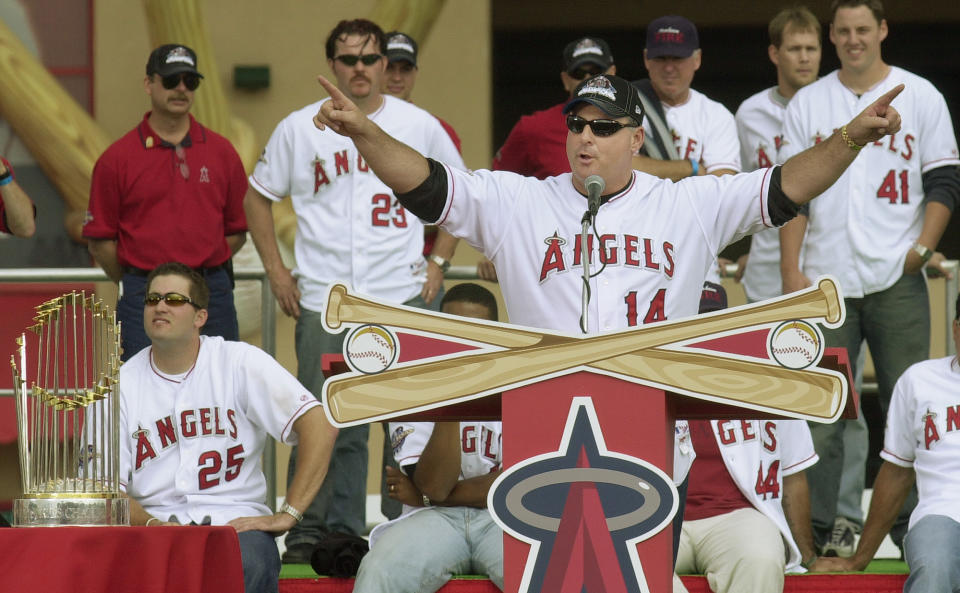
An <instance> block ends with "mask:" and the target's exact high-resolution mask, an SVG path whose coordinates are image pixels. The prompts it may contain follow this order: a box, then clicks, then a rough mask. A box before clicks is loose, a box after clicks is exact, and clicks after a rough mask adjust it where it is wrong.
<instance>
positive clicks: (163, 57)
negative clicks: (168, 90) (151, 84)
mask: <svg viewBox="0 0 960 593" xmlns="http://www.w3.org/2000/svg"><path fill="white" fill-rule="evenodd" d="M183 72H190V73H192V74H196V75H197V76H199V77H200V78H203V74H200V73H199V72H197V54H196V52H194V51H193V50H192V49H190V48H189V47H187V46H186V45H180V44H177V43H169V44H167V45H161V46H160V47H158V48H157V49H155V50H153V51H152V52H151V53H150V59H148V60H147V76H150V75H153V74H159V75H160V76H170V75H171V74H181V73H183Z"/></svg>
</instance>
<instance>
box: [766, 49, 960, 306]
mask: <svg viewBox="0 0 960 593" xmlns="http://www.w3.org/2000/svg"><path fill="white" fill-rule="evenodd" d="M900 83H905V84H906V88H905V89H904V90H903V92H902V93H900V95H898V96H897V97H896V98H895V99H894V100H893V103H892V104H893V107H894V108H896V110H897V111H898V112H899V113H900V116H901V118H902V121H903V123H902V127H901V130H900V131H899V132H897V133H896V134H893V135H891V136H888V137H885V138H883V139H881V140H880V141H879V142H875V143H873V144H871V145H869V146H866V147H864V148H863V150H862V151H861V154H860V155H859V156H858V157H857V159H856V160H855V161H853V164H851V165H850V167H849V168H847V170H846V171H845V172H844V173H843V175H842V176H841V177H840V179H838V180H837V182H836V183H834V184H833V185H832V186H831V187H830V188H829V189H828V190H827V191H825V192H823V193H822V194H821V195H820V196H819V197H817V198H816V199H815V200H813V201H812V202H810V220H809V223H808V225H807V235H806V237H805V239H804V244H805V249H806V251H805V255H804V264H803V272H804V273H805V274H806V275H807V277H809V278H816V277H817V276H820V275H822V274H832V275H833V276H835V277H836V278H837V279H838V280H839V282H840V286H841V288H842V289H843V295H844V296H845V297H854V298H856V297H862V296H864V295H867V294H872V293H875V292H879V291H882V290H885V289H887V288H889V287H890V286H892V285H893V284H894V283H895V282H896V281H897V280H898V279H899V278H900V276H901V275H902V274H903V262H904V259H905V258H906V255H907V252H908V251H909V249H910V248H911V246H912V245H913V243H914V242H915V241H916V240H917V238H918V237H919V236H920V230H921V227H922V224H923V211H924V208H923V204H922V202H923V197H924V194H923V179H922V174H923V173H925V172H927V171H929V170H931V169H935V168H937V167H943V166H946V165H958V164H960V158H958V154H957V141H956V138H955V136H954V133H953V123H952V122H951V120H950V113H949V112H948V111H947V105H946V102H945V101H944V100H943V96H942V95H941V94H940V93H939V92H938V91H937V89H936V88H934V86H933V85H932V84H930V82H928V81H927V80H925V79H923V78H920V77H919V76H916V75H915V74H911V73H909V72H907V71H905V70H903V69H901V68H896V67H891V68H890V73H889V74H888V75H887V77H886V78H884V79H883V80H882V81H880V82H879V83H877V85H876V86H874V87H873V88H871V89H870V90H869V91H867V92H866V93H864V94H863V95H861V96H859V97H858V96H857V95H855V94H854V93H853V91H851V90H850V89H848V88H847V87H845V86H844V85H843V84H842V83H841V82H840V79H839V78H838V77H837V71H834V72H832V73H830V74H828V75H827V76H825V77H823V78H821V79H820V80H818V81H817V82H814V83H812V84H809V85H807V86H805V87H804V88H802V89H800V90H799V91H798V92H797V94H796V95H795V96H794V97H793V99H792V100H791V101H790V104H789V105H788V106H787V113H786V119H785V120H784V128H783V148H782V153H783V157H784V159H786V158H789V157H791V156H793V155H794V154H797V153H798V152H801V151H802V150H804V149H806V148H809V147H810V146H812V145H814V144H815V143H817V142H819V141H820V140H821V139H824V138H827V137H829V136H830V135H831V134H832V133H833V132H834V130H835V129H839V128H840V126H842V125H844V124H846V123H847V122H849V121H850V120H851V119H853V117H854V116H855V115H857V114H859V113H860V112H861V111H863V110H864V109H865V108H866V107H867V106H869V105H870V104H871V103H873V102H874V101H876V100H877V99H878V98H879V97H880V96H881V95H883V94H884V93H886V92H887V91H889V90H890V89H892V88H893V87H895V86H897V85H898V84H900ZM931 247H932V246H931Z"/></svg>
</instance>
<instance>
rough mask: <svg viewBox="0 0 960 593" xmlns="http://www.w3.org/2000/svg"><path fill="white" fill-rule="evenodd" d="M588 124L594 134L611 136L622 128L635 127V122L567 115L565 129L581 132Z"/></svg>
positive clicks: (576, 132) (575, 132)
mask: <svg viewBox="0 0 960 593" xmlns="http://www.w3.org/2000/svg"><path fill="white" fill-rule="evenodd" d="M587 126H590V129H591V130H593V135H594V136H613V135H614V134H616V133H617V132H619V131H620V130H622V129H623V128H636V127H639V126H638V125H637V124H635V123H632V124H622V123H620V122H618V121H615V120H612V119H583V118H582V117H580V116H579V115H574V114H572V113H571V114H570V115H568V116H567V129H568V130H570V131H571V132H573V133H574V134H581V133H583V128H585V127H587Z"/></svg>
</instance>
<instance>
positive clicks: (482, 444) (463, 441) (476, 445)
mask: <svg viewBox="0 0 960 593" xmlns="http://www.w3.org/2000/svg"><path fill="white" fill-rule="evenodd" d="M461 428H462V431H461V433H460V448H461V449H462V450H463V452H464V454H467V453H477V454H479V455H481V456H482V457H485V458H486V459H489V460H491V461H494V462H495V461H496V460H497V459H498V458H499V455H500V435H499V433H494V432H493V431H492V430H490V429H489V428H487V427H486V426H483V425H475V424H470V425H467V426H463V427H461ZM478 428H479V429H480V434H479V435H478V434H477V429H478Z"/></svg>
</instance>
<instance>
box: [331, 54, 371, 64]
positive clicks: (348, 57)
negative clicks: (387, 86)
mask: <svg viewBox="0 0 960 593" xmlns="http://www.w3.org/2000/svg"><path fill="white" fill-rule="evenodd" d="M382 57H383V56H382V55H380V54H363V55H362V56H355V55H353V54H343V55H342V56H337V57H335V58H333V59H334V60H337V61H338V62H340V63H341V64H343V65H344V66H356V65H357V62H358V61H359V62H363V65H364V66H373V65H374V64H376V63H377V62H378V61H380V58H382Z"/></svg>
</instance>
